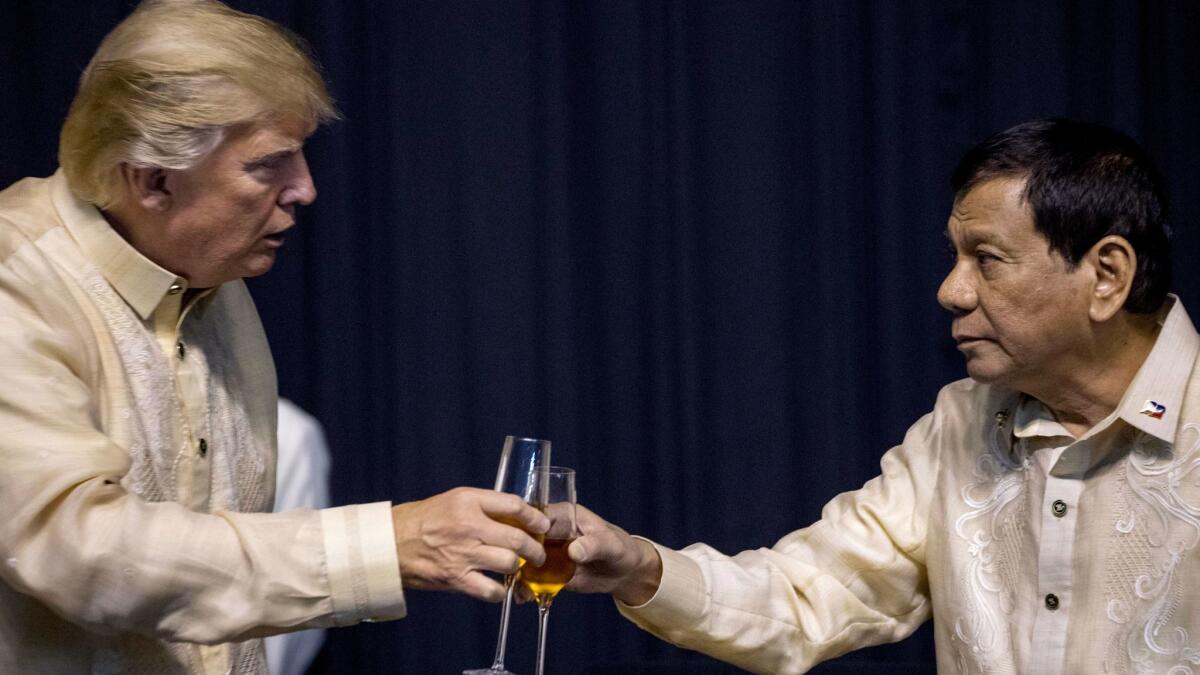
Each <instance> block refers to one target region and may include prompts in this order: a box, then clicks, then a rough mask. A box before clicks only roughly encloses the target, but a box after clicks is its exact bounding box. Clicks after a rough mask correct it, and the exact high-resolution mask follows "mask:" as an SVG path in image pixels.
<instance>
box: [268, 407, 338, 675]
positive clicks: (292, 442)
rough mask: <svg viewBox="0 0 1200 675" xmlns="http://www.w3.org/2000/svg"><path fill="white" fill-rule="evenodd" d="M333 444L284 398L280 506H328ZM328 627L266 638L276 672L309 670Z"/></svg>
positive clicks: (278, 508) (277, 496) (279, 674)
mask: <svg viewBox="0 0 1200 675" xmlns="http://www.w3.org/2000/svg"><path fill="white" fill-rule="evenodd" d="M329 463H330V456H329V446H328V445H327V444H326V443H325V432H324V431H323V430H322V429H321V423H320V422H318V421H317V420H316V418H314V417H313V416H312V415H309V414H308V413H306V412H304V411H303V410H301V409H300V408H299V407H298V406H297V405H296V404H295V403H292V402H291V401H289V400H287V399H284V398H281V399H279V460H278V466H277V467H276V473H275V510H276V511H288V510H290V509H301V508H305V509H323V508H327V507H328V506H329ZM324 641H325V631H324V630H321V629H311V630H303V631H298V632H295V633H285V634H283V635H275V636H272V637H269V638H267V639H266V649H267V668H268V670H270V672H271V675H304V673H307V672H308V667H309V666H310V665H312V661H313V659H314V658H316V656H317V652H318V651H320V650H321V643H323V642H324Z"/></svg>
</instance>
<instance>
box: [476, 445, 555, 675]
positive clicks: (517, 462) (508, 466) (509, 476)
mask: <svg viewBox="0 0 1200 675" xmlns="http://www.w3.org/2000/svg"><path fill="white" fill-rule="evenodd" d="M549 466H550V441H543V440H541V439H537V438H520V437H517V436H505V437H504V448H503V449H502V450H501V451H500V466H499V467H498V468H497V469H496V486H495V490H496V491H497V492H508V493H511V494H515V495H517V496H518V497H520V498H521V499H524V500H525V501H526V502H529V501H530V498H531V496H532V495H533V494H534V492H535V491H536V488H537V480H538V479H537V472H538V470H539V469H544V468H546V467H549ZM521 564H522V565H524V564H525V560H524V559H522V560H521ZM516 578H517V575H516V574H509V575H507V576H505V577H504V591H505V592H504V606H503V607H502V608H501V610H500V635H499V636H498V637H497V638H496V656H495V658H493V659H492V665H491V667H489V668H476V669H473V670H464V671H463V675H513V673H511V672H509V671H508V670H506V669H505V668H504V653H505V651H506V650H507V649H508V618H509V615H510V614H511V613H512V603H513V590H514V588H515V582H516Z"/></svg>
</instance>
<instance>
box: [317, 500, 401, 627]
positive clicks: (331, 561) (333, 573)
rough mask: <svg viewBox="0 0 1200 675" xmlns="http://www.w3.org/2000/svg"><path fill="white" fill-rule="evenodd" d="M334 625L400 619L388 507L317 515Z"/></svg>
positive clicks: (397, 572) (383, 504)
mask: <svg viewBox="0 0 1200 675" xmlns="http://www.w3.org/2000/svg"><path fill="white" fill-rule="evenodd" d="M320 513H321V529H322V532H323V533H324V538H325V560H326V573H327V575H328V577H329V588H330V596H331V598H332V600H333V612H334V621H335V622H336V623H337V624H338V625H340V626H348V625H351V624H355V623H358V622H360V621H386V620H390V619H400V618H403V617H404V615H405V613H406V607H405V603H404V589H403V587H402V586H401V585H400V563H399V561H398V560H397V559H396V535H395V530H394V529H393V527H392V509H391V504H390V503H388V502H376V503H374V504H357V505H353V506H340V507H337V508H332V509H322V510H321V512H320Z"/></svg>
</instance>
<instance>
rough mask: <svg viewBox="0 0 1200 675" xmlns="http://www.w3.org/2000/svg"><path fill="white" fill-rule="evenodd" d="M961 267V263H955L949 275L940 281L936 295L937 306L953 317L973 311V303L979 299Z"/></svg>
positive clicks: (968, 276)
mask: <svg viewBox="0 0 1200 675" xmlns="http://www.w3.org/2000/svg"><path fill="white" fill-rule="evenodd" d="M963 267H964V265H963V263H961V262H959V263H955V265H954V267H953V268H952V269H951V270H950V273H949V274H947V275H946V278H945V279H943V280H942V285H941V286H940V287H939V288H938V293H937V299H938V304H940V305H941V306H942V307H945V308H946V309H948V310H950V312H951V313H953V314H955V315H959V314H966V313H967V312H970V311H971V310H972V309H975V303H976V302H977V301H978V299H979V298H978V296H977V295H976V293H975V287H974V285H972V283H971V280H970V275H969V274H967V271H966V270H965V269H963Z"/></svg>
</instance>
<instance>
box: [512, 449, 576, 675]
mask: <svg viewBox="0 0 1200 675" xmlns="http://www.w3.org/2000/svg"><path fill="white" fill-rule="evenodd" d="M535 476H536V478H535V480H534V487H533V494H532V495H531V498H530V499H528V500H527V501H528V502H529V503H530V504H533V505H534V506H536V507H537V508H538V510H540V511H541V512H542V513H545V514H546V516H547V517H548V518H550V529H549V530H548V531H547V532H546V534H544V535H541V536H539V537H538V539H539V540H540V541H541V542H542V546H544V547H545V549H546V562H544V563H543V564H542V565H541V567H534V566H533V565H530V564H526V565H525V566H524V567H522V568H521V577H520V579H521V583H522V584H524V585H525V587H526V588H528V589H529V591H530V593H532V594H533V597H534V599H535V600H537V605H538V644H537V667H536V670H535V673H536V675H542V674H543V673H544V672H545V668H546V626H547V624H548V623H549V621H550V603H552V602H554V596H556V595H558V592H559V591H561V590H562V588H563V586H566V585H567V582H568V581H570V580H571V577H573V576H575V563H574V562H572V560H571V558H570V557H569V556H567V546H569V545H570V544H571V542H572V541H575V537H577V536H578V535H579V530H578V527H577V525H576V521H575V470H574V469H568V468H566V467H561V466H551V467H545V468H541V469H538V470H537V471H536V472H535Z"/></svg>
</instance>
